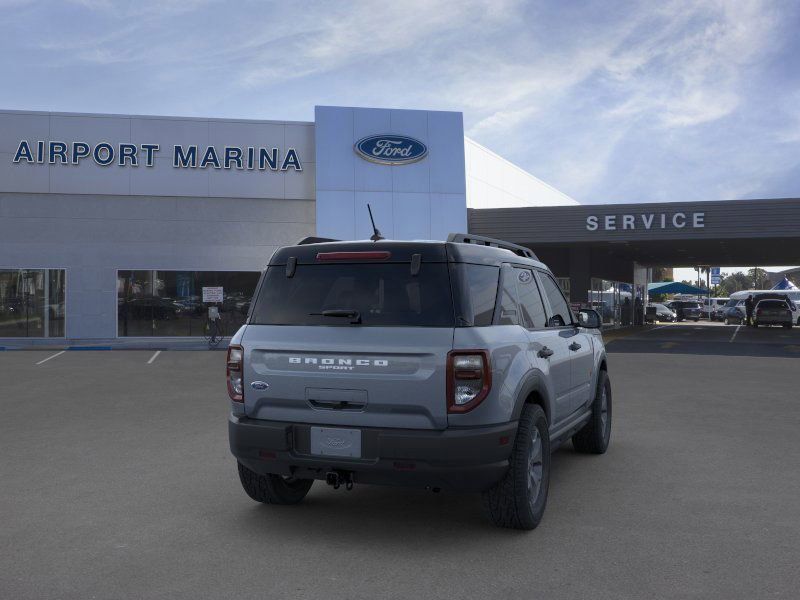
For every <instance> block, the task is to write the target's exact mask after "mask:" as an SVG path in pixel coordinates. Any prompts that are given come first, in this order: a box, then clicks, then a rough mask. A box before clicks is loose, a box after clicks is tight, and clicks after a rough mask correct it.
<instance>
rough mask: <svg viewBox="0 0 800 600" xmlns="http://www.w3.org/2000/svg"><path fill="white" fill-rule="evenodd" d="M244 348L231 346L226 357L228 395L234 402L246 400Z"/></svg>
mask: <svg viewBox="0 0 800 600" xmlns="http://www.w3.org/2000/svg"><path fill="white" fill-rule="evenodd" d="M243 361H244V348H242V347H241V346H229V347H228V358H227V359H226V377H227V380H228V396H230V397H231V400H233V401H234V402H244V386H243V384H242V381H243V380H242V377H243V370H242V363H243Z"/></svg>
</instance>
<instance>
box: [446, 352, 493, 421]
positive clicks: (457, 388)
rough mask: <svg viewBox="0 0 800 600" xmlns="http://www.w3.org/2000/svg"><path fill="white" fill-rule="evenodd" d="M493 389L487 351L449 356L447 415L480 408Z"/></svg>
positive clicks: (456, 353) (452, 353)
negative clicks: (479, 405)
mask: <svg viewBox="0 0 800 600" xmlns="http://www.w3.org/2000/svg"><path fill="white" fill-rule="evenodd" d="M491 387H492V369H491V365H490V364H489V352H488V351H486V350H452V351H451V352H449V353H448V354H447V412H451V413H465V412H469V411H471V410H472V409H473V408H475V407H476V406H478V404H480V403H481V402H483V400H484V399H485V398H486V396H488V395H489V390H490V389H491Z"/></svg>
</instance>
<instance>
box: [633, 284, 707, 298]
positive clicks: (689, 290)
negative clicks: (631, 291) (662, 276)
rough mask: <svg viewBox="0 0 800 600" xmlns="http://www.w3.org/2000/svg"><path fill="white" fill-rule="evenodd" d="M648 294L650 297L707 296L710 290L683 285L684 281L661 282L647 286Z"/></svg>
mask: <svg viewBox="0 0 800 600" xmlns="http://www.w3.org/2000/svg"><path fill="white" fill-rule="evenodd" d="M647 294H648V295H649V296H655V295H656V294H695V295H698V294H702V295H703V296H705V295H706V294H708V290H704V289H703V288H699V287H695V286H693V285H689V284H688V283H683V282H682V281H659V282H657V283H650V284H648V285H647Z"/></svg>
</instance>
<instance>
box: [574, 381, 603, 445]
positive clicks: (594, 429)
mask: <svg viewBox="0 0 800 600" xmlns="http://www.w3.org/2000/svg"><path fill="white" fill-rule="evenodd" d="M610 440H611V381H610V380H609V378H608V373H606V371H600V373H599V375H598V377H597V390H596V392H595V397H594V402H592V416H591V417H590V418H589V422H588V423H586V425H584V426H583V429H581V430H580V431H579V432H578V433H576V434H575V435H573V436H572V445H573V446H574V447H575V450H577V451H578V452H583V453H584V454H603V453H605V451H606V450H607V449H608V443H609V441H610Z"/></svg>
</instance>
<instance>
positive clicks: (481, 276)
mask: <svg viewBox="0 0 800 600" xmlns="http://www.w3.org/2000/svg"><path fill="white" fill-rule="evenodd" d="M452 269H453V280H454V286H455V289H456V290H457V294H456V298H457V307H458V310H457V314H458V316H459V317H460V318H459V325H468V326H469V325H474V326H476V327H482V326H486V325H491V324H492V317H493V316H494V305H495V301H496V300H497V280H498V277H499V273H500V269H499V268H498V267H493V266H489V265H468V264H463V263H458V264H454V265H452Z"/></svg>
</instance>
